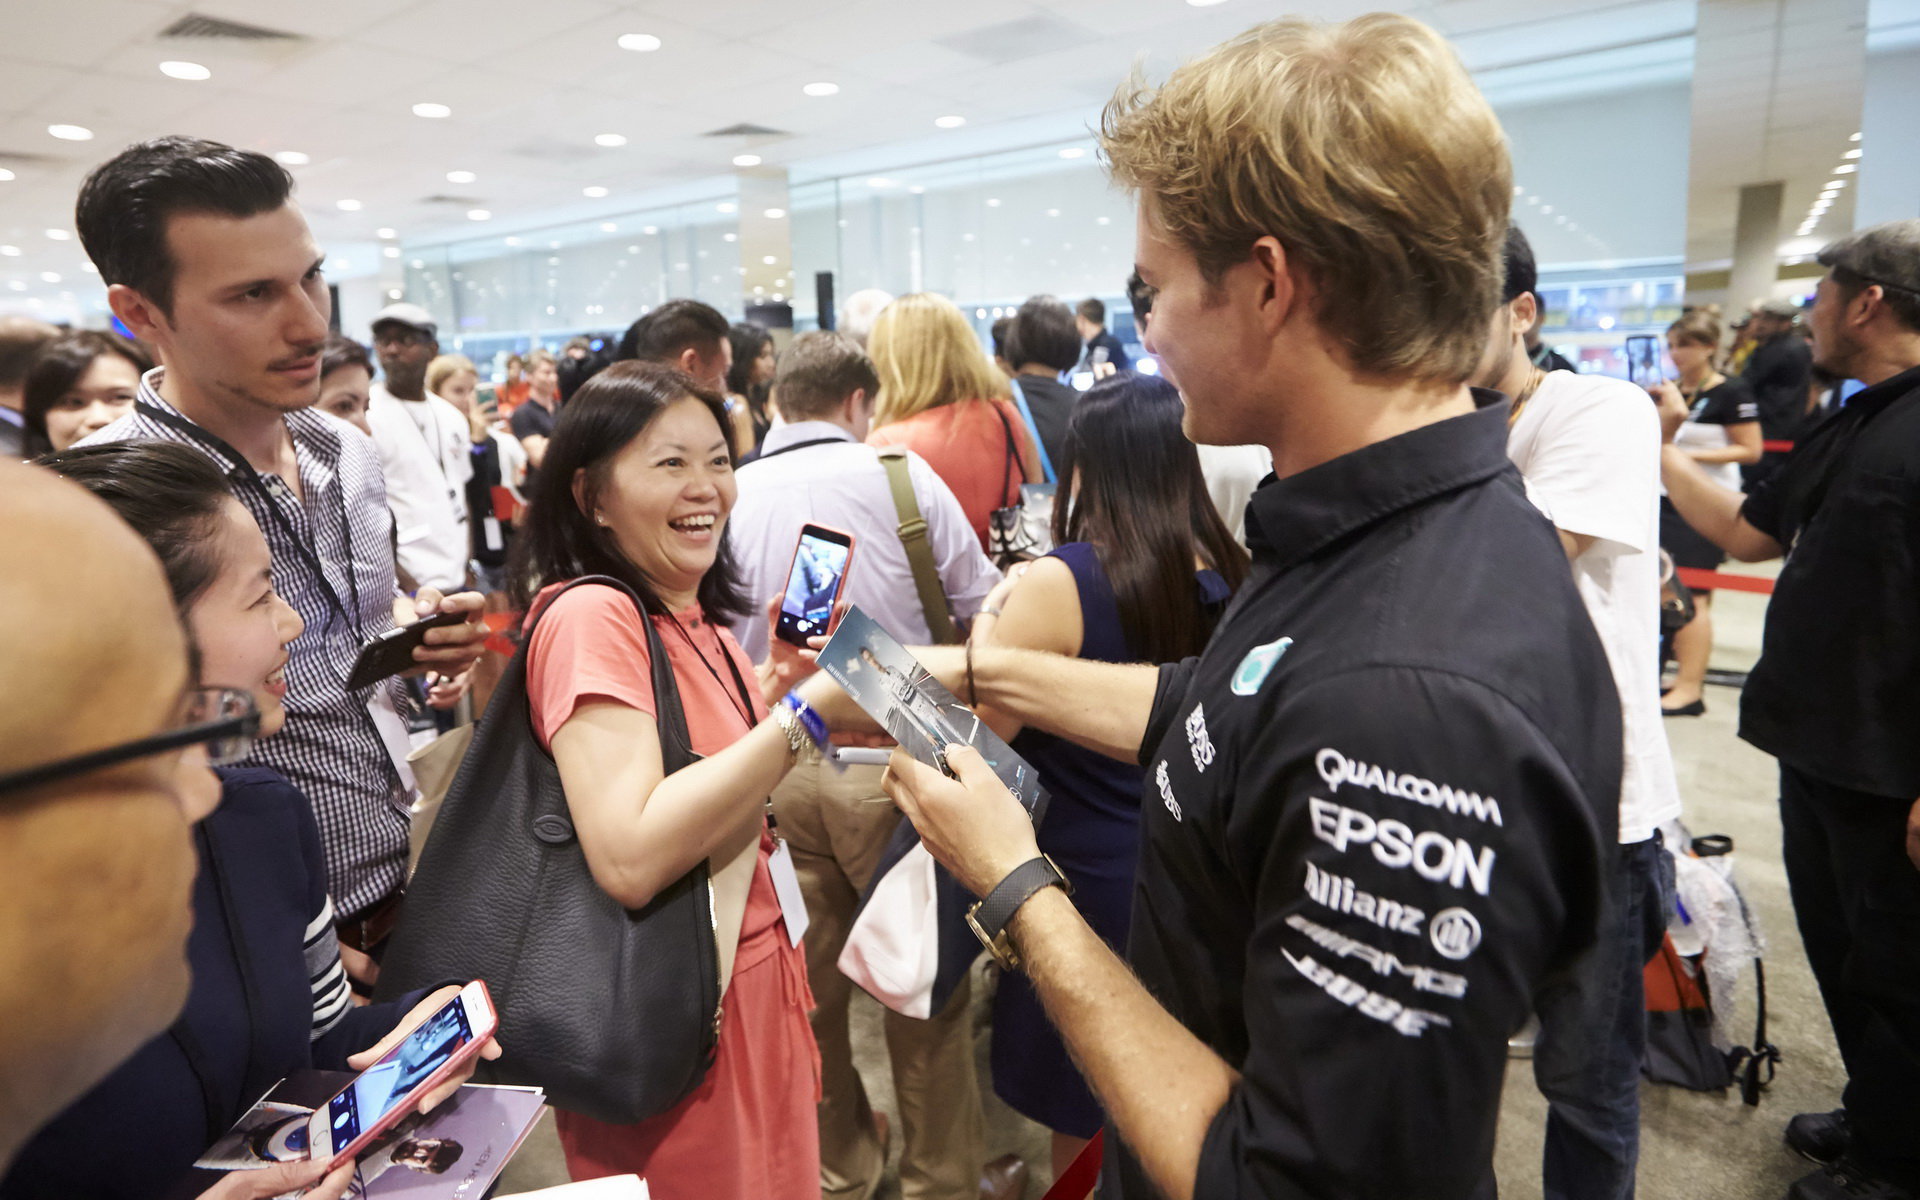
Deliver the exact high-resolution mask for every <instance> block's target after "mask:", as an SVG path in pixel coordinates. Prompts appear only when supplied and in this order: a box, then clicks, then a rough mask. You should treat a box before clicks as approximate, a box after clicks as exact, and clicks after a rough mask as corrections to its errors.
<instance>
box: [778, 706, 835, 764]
mask: <svg viewBox="0 0 1920 1200" xmlns="http://www.w3.org/2000/svg"><path fill="white" fill-rule="evenodd" d="M780 703H782V704H784V705H786V706H787V707H788V708H790V709H792V710H793V715H794V716H796V717H798V718H799V719H800V728H802V729H804V730H806V731H807V736H808V737H810V738H812V739H813V744H814V745H816V746H818V747H819V748H820V753H822V754H824V755H827V756H828V757H829V758H831V757H832V756H833V749H832V747H830V746H828V745H827V722H826V718H824V717H822V716H821V715H820V714H819V713H817V712H815V711H813V706H812V705H810V704H808V703H807V702H806V701H805V700H802V699H801V698H800V697H799V695H798V694H797V693H794V692H788V693H787V694H786V695H785V696H783V697H781V699H780Z"/></svg>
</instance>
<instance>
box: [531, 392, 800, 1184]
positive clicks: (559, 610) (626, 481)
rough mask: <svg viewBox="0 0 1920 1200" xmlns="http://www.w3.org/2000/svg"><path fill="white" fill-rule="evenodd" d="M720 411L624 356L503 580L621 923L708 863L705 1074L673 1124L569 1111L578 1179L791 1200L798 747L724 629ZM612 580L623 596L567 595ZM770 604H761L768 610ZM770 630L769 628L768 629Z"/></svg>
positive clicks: (572, 437)
mask: <svg viewBox="0 0 1920 1200" xmlns="http://www.w3.org/2000/svg"><path fill="white" fill-rule="evenodd" d="M728 431H729V425H728V421H727V414H726V407H725V401H724V400H723V399H722V398H721V396H720V395H719V393H718V392H716V391H714V390H712V389H709V388H707V387H705V386H703V385H701V384H698V383H695V382H694V380H693V379H692V378H690V377H689V376H687V375H685V374H682V373H681V372H679V371H677V370H674V369H672V368H670V367H664V366H661V365H659V364H655V363H640V362H621V363H615V364H614V365H613V366H611V367H609V368H607V369H606V370H605V371H602V372H601V373H600V374H598V375H595V376H594V377H593V378H592V379H590V380H588V381H587V382H586V383H585V384H583V385H582V386H581V388H580V390H579V391H578V392H577V393H575V394H574V397H573V399H571V400H569V401H568V402H567V406H566V407H565V408H564V409H562V410H561V413H560V419H559V421H558V422H557V423H556V425H555V426H554V430H553V436H552V440H551V441H550V442H549V443H548V445H547V455H546V464H545V467H544V468H543V469H542V471H541V473H540V476H539V478H538V479H537V481H536V482H535V483H534V485H533V494H532V498H531V504H530V505H529V507H528V511H527V519H526V525H525V527H524V528H523V529H522V531H521V536H520V538H519V539H518V540H517V541H516V543H515V546H514V557H513V559H512V561H511V564H510V566H509V576H510V585H511V591H512V596H513V600H514V606H515V607H516V608H518V609H520V610H522V611H525V612H527V613H528V614H529V617H531V618H537V623H536V624H535V625H534V627H533V633H532V636H531V638H530V639H529V641H528V645H527V650H526V655H527V659H526V663H527V675H526V679H527V684H526V686H527V699H528V702H529V708H530V710H531V714H532V721H533V728H534V735H535V737H537V738H538V739H539V742H540V744H541V746H542V747H543V748H545V749H547V750H548V751H549V752H550V753H551V754H552V755H553V761H554V764H555V765H556V766H557V767H558V768H559V773H560V783H561V786H562V788H563V790H564V791H565V793H566V799H567V808H568V811H569V812H570V813H571V815H572V817H573V824H574V829H575V831H576V833H577V835H578V837H579V839H580V848H581V850H582V851H583V852H584V854H585V857H586V863H587V867H588V868H589V869H590V870H591V871H592V873H593V878H594V881H595V882H596V883H598V884H599V886H600V887H601V889H602V890H604V891H605V892H606V893H607V894H608V895H610V896H612V897H613V898H614V899H616V900H618V901H619V902H620V903H621V904H622V905H623V906H624V907H626V908H629V909H638V908H642V907H644V906H646V905H647V904H648V903H649V902H651V901H652V900H653V898H654V897H655V896H656V895H657V894H659V892H660V891H661V890H662V889H663V888H666V887H668V886H669V885H671V884H673V883H674V882H675V881H676V880H678V879H680V878H681V877H682V876H684V875H685V874H686V873H687V872H688V871H690V870H692V869H693V868H694V867H695V866H697V865H698V864H699V863H700V862H701V861H702V860H705V861H706V862H707V863H708V865H709V868H710V869H711V872H712V886H713V913H714V924H715V936H716V938H717V940H718V950H719V963H720V979H721V981H722V989H723V998H722V1001H721V1011H720V1013H719V1015H718V1020H719V1045H718V1049H717V1051H716V1053H715V1057H714V1060H713V1063H712V1065H711V1066H710V1067H709V1068H708V1070H707V1074H706V1078H705V1080H704V1081H703V1082H702V1083H701V1085H700V1086H699V1087H698V1088H697V1089H695V1091H694V1092H693V1093H692V1094H691V1095H690V1096H688V1097H687V1098H686V1099H685V1100H682V1101H681V1102H680V1103H679V1104H677V1105H675V1106H674V1107H673V1108H671V1109H669V1110H668V1111H666V1112H664V1113H661V1114H659V1115H657V1116H655V1117H652V1118H650V1119H648V1120H645V1121H641V1122H639V1123H637V1124H632V1125H614V1124H609V1123H606V1122H602V1121H597V1120H594V1119H592V1118H590V1117H586V1116H583V1115H581V1114H578V1113H571V1112H566V1111H560V1112H558V1113H557V1114H556V1123H557V1125H558V1126H559V1131H560V1143H561V1145H562V1147H564V1149H565V1151H566V1158H567V1170H568V1171H569V1172H570V1173H571V1174H572V1176H573V1177H574V1178H575V1179H591V1178H598V1177H601V1176H606V1175H622V1174H627V1173H634V1174H639V1175H641V1176H643V1177H645V1179H646V1180H647V1186H648V1188H649V1189H650V1190H651V1192H652V1194H653V1196H654V1197H655V1198H656V1200H800V1198H801V1197H817V1196H818V1195H819V1194H820V1180H819V1169H820V1153H819V1138H818V1128H817V1126H816V1124H815V1115H814V1106H815V1103H816V1101H817V1099H818V1097H819V1058H818V1055H817V1054H816V1053H815V1050H814V1044H813V1034H812V1032H811V1031H810V1030H809V1029H808V1027H807V1010H808V1008H810V1007H811V1006H812V1004H813V998H812V996H811V994H810V993H809V992H808V990H807V972H806V962H805V960H804V959H803V958H802V956H801V953H800V951H799V949H798V948H797V947H796V946H795V945H794V940H793V939H791V938H790V937H789V933H788V928H787V926H788V922H789V921H798V920H799V919H800V916H801V914H800V913H797V912H796V913H793V914H790V915H789V914H786V913H783V911H782V907H781V903H780V901H779V900H778V898H777V897H776V894H775V889H774V877H773V872H774V871H775V870H776V869H781V868H784V869H785V870H786V871H791V869H792V868H791V860H790V859H789V858H788V857H787V855H786V853H785V848H784V847H781V848H780V853H778V854H776V853H775V844H774V839H773V838H772V837H771V836H770V834H769V831H768V825H767V821H766V817H765V815H764V814H765V811H766V807H767V795H768V793H769V792H771V791H772V790H773V787H774V785H775V784H777V783H779V782H780V780H781V778H782V777H783V776H785V775H786V773H787V771H788V769H789V768H790V767H791V766H792V765H793V762H794V759H795V757H796V755H797V753H798V750H799V747H800V744H801V742H802V740H803V739H804V738H805V734H804V733H802V732H800V728H799V726H798V725H796V724H794V723H793V722H794V713H793V711H792V710H790V709H788V708H787V707H785V706H781V707H779V708H777V709H776V715H775V717H774V719H767V701H768V699H769V698H770V697H769V696H768V695H767V692H768V691H771V693H772V697H777V696H778V695H779V690H780V685H779V684H778V683H777V682H776V680H777V679H778V678H782V677H785V676H791V675H797V674H800V673H804V671H805V669H806V668H805V666H804V664H803V663H802V662H801V660H800V659H799V652H798V651H797V650H795V649H794V648H793V647H791V646H787V645H786V644H785V643H782V642H778V641H776V642H775V647H776V648H775V659H774V660H770V661H776V660H777V661H778V662H779V663H781V664H783V665H784V672H782V673H777V672H773V671H771V670H770V671H769V672H768V674H767V676H766V678H765V679H763V680H762V681H761V685H760V686H759V687H755V686H751V685H750V684H749V682H748V681H749V680H752V679H754V678H755V676H756V672H755V669H754V666H753V664H752V663H751V662H750V661H749V660H748V659H747V657H746V655H745V654H744V653H742V652H741V650H740V647H739V645H738V644H737V643H736V642H735V641H734V640H733V636H732V634H730V633H728V632H727V631H726V628H725V626H724V625H723V624H722V622H725V621H727V620H730V619H733V618H735V617H737V616H740V615H742V614H743V613H744V612H745V611H746V610H747V601H746V599H745V597H744V596H742V594H741V591H740V585H739V582H738V576H737V574H736V571H735V567H734V565H733V560H732V557H731V555H730V554H729V553H728V552H727V549H726V530H727V518H728V515H729V514H730V513H731V512H732V510H733V502H734V497H735V494H736V489H735V484H734V478H733V457H734V456H733V453H732V451H731V449H730V446H729V440H728ZM588 575H606V576H611V577H613V578H615V579H618V580H620V581H622V582H623V583H625V584H626V585H627V586H628V587H630V588H631V589H632V590H633V592H634V593H635V595H637V596H638V597H640V599H641V601H642V602H643V603H644V604H645V606H646V611H645V612H644V613H642V612H641V611H639V610H637V609H636V608H635V605H634V600H633V598H632V597H630V596H628V595H627V594H626V593H625V592H624V591H622V590H620V589H618V588H614V587H608V586H604V585H600V584H589V585H586V586H581V587H575V588H572V589H570V590H567V591H565V592H560V588H561V587H562V586H563V585H564V584H566V583H567V582H568V581H570V580H575V579H579V578H581V577H583V576H588ZM775 605H777V600H776V601H775V602H774V604H770V605H768V608H769V609H772V608H773V607H775ZM765 619H767V620H769V621H770V620H771V615H770V614H769V615H768V616H767V617H766V618H765ZM647 624H651V625H652V626H653V630H654V632H655V633H656V634H657V635H658V636H659V638H660V641H661V644H662V645H663V646H664V647H665V652H666V655H667V659H668V662H669V664H670V665H671V667H672V670H673V676H674V682H675V684H676V686H677V688H678V691H679V694H680V702H681V705H682V707H683V709H684V712H685V715H686V724H687V730H688V733H689V735H690V738H691V741H692V744H693V750H694V752H695V753H696V754H699V755H702V756H704V757H703V758H702V760H701V761H699V762H696V763H694V764H692V765H691V766H688V767H685V768H683V769H681V770H679V771H675V772H674V773H672V774H671V775H668V774H665V772H664V770H663V766H662V754H661V747H660V733H659V726H658V724H657V723H656V716H657V713H658V709H657V705H656V700H655V697H654V693H653V682H652V675H651V660H652V655H651V653H650V651H649V642H648V637H647Z"/></svg>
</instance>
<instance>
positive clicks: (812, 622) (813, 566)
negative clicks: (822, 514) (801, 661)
mask: <svg viewBox="0 0 1920 1200" xmlns="http://www.w3.org/2000/svg"><path fill="white" fill-rule="evenodd" d="M852 561H853V535H852V534H850V533H842V532H841V531H840V530H838V529H829V528H828V527H826V526H825V525H802V526H801V527H800V540H799V542H798V543H797V544H796V545H795V546H794V548H793V565H792V566H790V567H788V568H787V590H786V592H785V593H784V594H783V595H782V596H781V598H780V616H779V618H778V619H776V620H775V621H774V623H773V632H774V636H775V637H778V638H779V639H780V640H781V641H783V642H789V643H791V644H793V645H795V646H798V647H800V648H801V649H803V650H804V649H806V647H807V639H808V638H814V637H821V636H824V635H825V634H826V632H827V627H828V626H829V625H831V624H832V623H833V606H834V604H835V603H837V602H838V601H839V599H840V591H841V589H842V588H844V587H845V586H846V584H847V566H848V564H850V563H851V562H852Z"/></svg>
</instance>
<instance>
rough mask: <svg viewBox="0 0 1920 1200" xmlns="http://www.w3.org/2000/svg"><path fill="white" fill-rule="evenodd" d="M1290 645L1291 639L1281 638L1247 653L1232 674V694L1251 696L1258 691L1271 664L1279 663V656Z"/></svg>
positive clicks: (1270, 668)
mask: <svg viewBox="0 0 1920 1200" xmlns="http://www.w3.org/2000/svg"><path fill="white" fill-rule="evenodd" d="M1291 645H1293V639H1292V638H1290V637H1283V638H1281V639H1280V640H1278V641H1274V642H1268V643H1267V644H1266V645H1264V646H1255V647H1254V648H1253V649H1251V650H1249V651H1247V656H1246V657H1245V658H1243V659H1241V660H1240V666H1239V667H1238V668H1236V669H1235V670H1234V672H1233V694H1234V695H1236V696H1251V695H1253V694H1254V693H1255V692H1257V691H1259V690H1260V685H1261V684H1263V683H1265V682H1266V681H1267V673H1268V672H1269V671H1271V670H1273V664H1275V663H1277V662H1279V661H1280V656H1281V655H1282V654H1285V653H1286V652H1287V647H1289V646H1291Z"/></svg>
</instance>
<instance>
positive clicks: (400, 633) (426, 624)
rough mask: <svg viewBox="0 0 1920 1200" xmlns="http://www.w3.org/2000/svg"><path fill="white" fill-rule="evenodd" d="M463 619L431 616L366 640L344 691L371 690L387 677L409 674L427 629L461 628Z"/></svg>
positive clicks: (464, 616)
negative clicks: (414, 654) (449, 626)
mask: <svg viewBox="0 0 1920 1200" xmlns="http://www.w3.org/2000/svg"><path fill="white" fill-rule="evenodd" d="M466 619H467V614H465V613H433V614H432V615H430V616H425V617H421V618H420V619H419V620H418V621H415V622H414V623H413V624H411V625H399V626H395V627H394V628H392V629H389V630H387V631H386V632H385V633H380V634H375V635H374V636H373V637H370V638H368V639H367V644H366V645H364V646H362V647H360V657H358V658H356V659H354V662H353V670H352V671H349V672H348V673H347V690H348V691H355V690H357V689H359V688H363V687H371V686H372V685H373V684H376V683H379V682H380V681H381V680H382V679H386V678H387V677H389V676H392V675H398V674H399V673H400V672H402V671H406V670H411V669H412V668H413V667H414V666H416V665H417V664H416V663H415V662H414V661H413V652H414V650H415V649H416V648H417V647H419V646H422V645H425V644H426V640H427V631H428V630H429V629H438V628H440V627H441V626H442V625H460V624H463V623H465V621H466Z"/></svg>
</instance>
